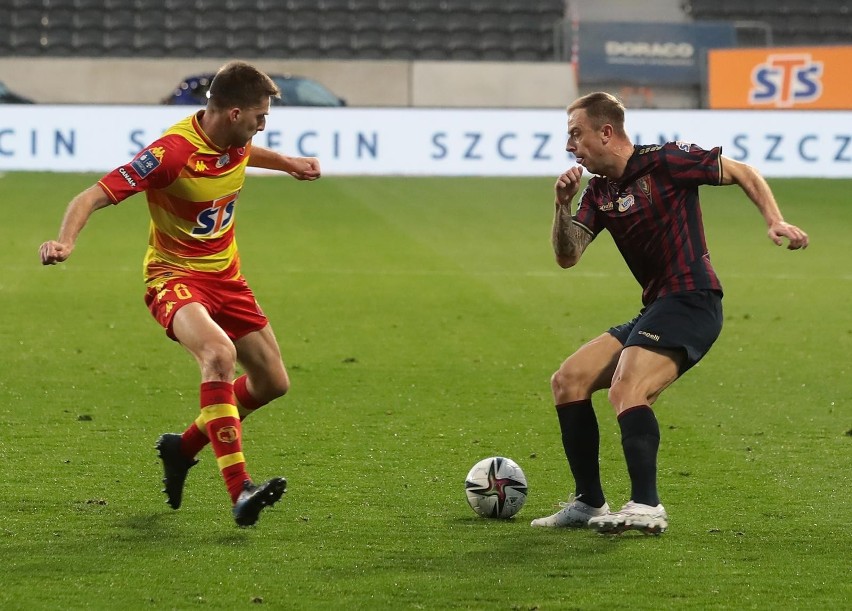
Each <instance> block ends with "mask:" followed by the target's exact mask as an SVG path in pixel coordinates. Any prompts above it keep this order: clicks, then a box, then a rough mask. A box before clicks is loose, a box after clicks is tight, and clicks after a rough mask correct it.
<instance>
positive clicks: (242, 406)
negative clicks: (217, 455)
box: [180, 374, 266, 458]
mask: <svg viewBox="0 0 852 611" xmlns="http://www.w3.org/2000/svg"><path fill="white" fill-rule="evenodd" d="M247 380H248V376H247V375H246V374H243V375H241V376H240V377H238V378H237V379H236V380H234V395H235V396H236V398H237V410H238V411H239V414H240V420H243V419H244V418H245V417H246V416H248V415H249V414H251V413H252V412H253V411H254V410H256V409H258V408H261V407H263V406H264V405H266V403H261V402H260V401H258V400H257V399H255V398H254V397H253V396H251V393H249V391H248V388H247V385H246V381H247ZM208 443H210V438H209V437H208V436H207V425H206V423H205V421H204V415H203V414H202V415H200V416H199V417H198V418H196V419H195V422H193V423H192V424H190V425H189V426H188V427H186V430H185V431H184V432H183V435H181V448H180V449H181V451H182V452H183V454H184V456H186V457H187V458H195V457H196V456H197V455H198V453H199V452H201V450H203V449H204V446H206V445H207V444H208Z"/></svg>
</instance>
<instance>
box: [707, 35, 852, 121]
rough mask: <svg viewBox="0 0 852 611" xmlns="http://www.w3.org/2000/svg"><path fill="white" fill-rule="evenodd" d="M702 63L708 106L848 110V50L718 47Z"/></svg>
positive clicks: (851, 54) (851, 99)
mask: <svg viewBox="0 0 852 611" xmlns="http://www.w3.org/2000/svg"><path fill="white" fill-rule="evenodd" d="M707 64H708V70H707V80H708V100H709V104H710V108H744V109H751V108H754V109H786V108H791V109H833V110H845V109H852V87H850V86H849V83H848V79H847V75H846V74H845V73H846V71H847V66H849V65H850V64H852V46H849V47H784V48H775V49H718V50H712V51H709V52H708V54H707Z"/></svg>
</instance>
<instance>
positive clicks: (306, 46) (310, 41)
mask: <svg viewBox="0 0 852 611" xmlns="http://www.w3.org/2000/svg"><path fill="white" fill-rule="evenodd" d="M283 41H284V42H285V43H286V46H285V49H286V55H285V57H286V56H287V55H289V56H290V57H301V58H319V57H322V49H321V48H320V39H319V32H317V31H307V32H288V33H287V35H286V37H283Z"/></svg>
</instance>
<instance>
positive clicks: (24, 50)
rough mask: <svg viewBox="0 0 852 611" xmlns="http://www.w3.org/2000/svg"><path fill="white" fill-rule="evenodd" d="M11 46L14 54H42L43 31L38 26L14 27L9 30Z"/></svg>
mask: <svg viewBox="0 0 852 611" xmlns="http://www.w3.org/2000/svg"><path fill="white" fill-rule="evenodd" d="M45 42H46V41H45ZM9 47H11V49H12V53H13V54H14V55H25V56H33V55H41V53H42V49H43V45H42V34H41V31H40V30H38V29H36V28H13V29H12V30H11V31H10V32H9Z"/></svg>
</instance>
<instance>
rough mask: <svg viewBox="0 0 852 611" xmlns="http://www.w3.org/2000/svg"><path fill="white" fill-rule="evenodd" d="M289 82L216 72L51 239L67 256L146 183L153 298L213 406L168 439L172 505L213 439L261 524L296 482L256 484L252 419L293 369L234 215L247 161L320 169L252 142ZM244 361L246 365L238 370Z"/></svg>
mask: <svg viewBox="0 0 852 611" xmlns="http://www.w3.org/2000/svg"><path fill="white" fill-rule="evenodd" d="M279 93H280V92H279V91H278V87H277V86H276V85H275V83H274V82H273V81H272V80H271V79H270V78H269V77H268V76H267V75H266V74H264V73H263V72H261V71H259V70H258V69H257V68H255V67H254V66H251V65H250V64H247V63H245V62H230V63H228V64H226V65H225V66H223V67H222V68H221V69H220V70H219V72H217V74H216V76H215V77H214V79H213V83H212V84H211V86H210V93H209V94H208V98H209V101H208V103H207V107H206V108H205V109H204V110H201V111H199V112H197V113H195V114H194V115H192V116H189V117H187V118H185V119H184V120H182V121H180V122H178V123H177V124H175V125H174V126H172V127H171V128H170V129H169V130H168V131H166V133H165V134H164V135H163V136H162V137H160V138H158V139H157V140H155V141H154V142H153V143H151V144H150V145H149V146H147V147H146V148H145V149H143V150H142V151H141V152H140V153H139V154H138V155H136V157H135V158H134V159H133V160H131V161H130V162H128V163H127V164H125V165H123V166H120V167H118V168H116V169H115V170H113V171H112V172H110V173H109V174H107V175H106V176H104V177H103V178H102V179H101V180H99V181H98V182H97V184H95V185H93V186H91V187H89V188H88V189H87V190H85V191H83V192H82V193H80V194H79V195H78V196H77V197H75V198H74V199H73V200H71V203H70V204H69V205H68V208H67V210H66V212H65V217H64V218H63V220H62V225H61V227H60V230H59V237H58V238H57V239H56V240H49V241H47V242H45V243H44V244H42V245H41V247H40V249H39V254H40V257H41V262H42V263H43V264H44V265H53V264H55V263H61V262H62V261H65V260H66V259H67V258H68V257H69V256H70V255H71V253H72V251H73V250H74V246H75V243H76V241H77V237H78V235H79V234H80V231H81V230H82V229H83V227H84V226H85V224H86V222H87V221H88V219H89V217H90V216H91V215H92V213H94V212H95V211H96V210H99V209H101V208H105V207H106V206H108V205H110V204H119V203H121V202H122V201H124V200H125V199H127V198H128V197H130V196H131V195H134V194H135V193H141V192H145V195H146V198H147V200H148V211H149V213H150V216H151V223H150V229H149V233H148V236H149V237H148V250H147V252H146V254H145V261H144V265H143V269H144V277H145V283H146V285H147V290H146V293H145V303H146V304H147V305H148V308H149V309H150V311H151V314H152V315H153V316H154V318H155V319H156V320H157V322H158V323H160V324H161V325H162V326H163V327H164V328H165V330H166V333H167V334H168V336H169V337H170V338H171V339H173V340H176V341H178V342H180V344H181V345H182V346H183V347H184V348H186V349H187V351H188V352H189V353H190V354H192V356H193V357H195V359H196V361H197V362H198V366H199V368H200V370H201V387H200V403H201V413H200V415H199V416H198V417H197V418H196V419H195V421H193V422H192V423H191V424H190V425H189V426H188V427H187V429H186V430H185V431H184V432H183V434H177V433H166V434H164V435H162V436H161V437H160V438H159V440H158V441H157V450H158V451H159V455H160V458H161V459H162V461H163V471H164V478H163V483H164V484H165V489H164V490H163V492H165V493H166V496H167V499H166V502H167V503H168V504H169V505H170V506H171V507H172V508H174V509H177V508H178V507H180V505H181V502H182V498H183V488H184V482H185V480H186V475H187V472H188V471H189V469H190V468H191V467H192V466H194V465H195V464H196V462H197V460H196V459H195V456H196V455H197V454H198V452H199V451H200V450H201V449H202V448H204V447H205V446H206V445H208V444H210V446H211V447H212V450H213V454H214V455H215V457H216V463H217V466H218V468H219V471H220V472H221V474H222V477H223V479H224V481H225V485H226V487H227V489H228V494H229V496H230V498H231V503H232V513H233V516H234V520H235V521H236V523H237V524H238V525H240V526H249V525H252V524H254V523H255V522H256V521H257V519H258V516H259V514H260V511H261V510H262V509H264V508H265V507H268V506H270V505H272V504H274V503H276V502H277V501H278V500H279V499H280V498H281V495H282V494H284V492H285V491H286V485H287V482H286V480H285V479H284V478H283V477H275V478H272V479H270V480H268V481H266V482H264V483H260V484H257V485H255V484H254V482H253V481H252V479H251V478H250V477H249V474H248V471H247V469H246V460H245V456H244V454H243V446H242V436H243V433H242V420H243V419H244V418H245V417H246V416H248V415H249V414H250V413H251V412H252V411H254V410H256V409H258V408H260V407H262V406H263V405H265V404H267V403H269V402H270V401H272V400H274V399H276V398H278V397H280V396H282V395H284V394H285V393H286V392H287V390H288V389H289V387H290V380H289V378H288V376H287V370H286V369H285V368H284V363H283V361H282V359H281V353H280V351H279V348H278V344H277V342H276V340H275V335H274V334H273V332H272V327H271V326H270V325H269V321H268V320H267V318H266V316H265V315H264V313H263V311H262V310H261V309H260V306H259V305H258V304H257V301H256V300H255V297H254V294H253V293H252V291H251V289H250V288H249V286H248V284H247V283H246V280H245V278H244V277H243V274H242V271H241V268H240V257H239V253H238V251H237V242H236V239H235V237H234V218H235V216H236V210H237V208H238V207H239V206H238V201H239V196H240V192H241V190H242V187H243V182H244V180H245V172H246V167H247V166H253V167H258V168H265V169H270V170H279V171H282V172H286V173H288V174H290V175H291V176H293V177H294V178H296V179H298V180H309V181H310V180H316V179H317V178H319V177H320V166H319V161H318V160H317V159H315V158H313V157H288V156H286V155H282V154H280V153H277V152H275V151H272V150H269V149H265V148H261V147H259V146H252V143H251V139H252V137H253V136H254V135H255V134H257V133H258V132H260V131H262V130H263V129H264V127H265V125H266V116H267V115H268V114H269V105H270V99H271V97H273V96H278V95H279ZM237 362H239V363H240V365H242V368H243V370H244V371H245V373H244V374H243V375H240V376H239V377H237V376H236V364H237Z"/></svg>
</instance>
